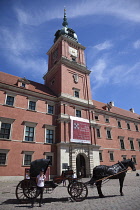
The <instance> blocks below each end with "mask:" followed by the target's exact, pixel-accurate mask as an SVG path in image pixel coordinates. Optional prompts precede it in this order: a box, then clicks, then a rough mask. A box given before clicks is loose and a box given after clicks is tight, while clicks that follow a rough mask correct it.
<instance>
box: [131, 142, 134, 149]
mask: <svg viewBox="0 0 140 210" xmlns="http://www.w3.org/2000/svg"><path fill="white" fill-rule="evenodd" d="M130 148H131V150H134V143H133V140H130Z"/></svg>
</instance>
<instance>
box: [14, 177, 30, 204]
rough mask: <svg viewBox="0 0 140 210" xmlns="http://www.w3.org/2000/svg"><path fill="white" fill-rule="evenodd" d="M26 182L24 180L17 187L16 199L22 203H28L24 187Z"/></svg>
mask: <svg viewBox="0 0 140 210" xmlns="http://www.w3.org/2000/svg"><path fill="white" fill-rule="evenodd" d="M25 181H26V180H22V181H21V182H19V184H18V185H17V187H16V198H17V199H18V201H19V202H20V203H27V202H28V199H27V197H26V196H25V194H24V185H25Z"/></svg>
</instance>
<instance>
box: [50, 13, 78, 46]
mask: <svg viewBox="0 0 140 210" xmlns="http://www.w3.org/2000/svg"><path fill="white" fill-rule="evenodd" d="M62 26H63V27H62V29H61V30H57V31H56V33H55V39H54V43H55V42H56V41H57V39H58V38H59V37H60V36H61V35H64V36H66V37H68V38H70V39H72V40H74V41H76V42H78V37H77V34H76V33H75V31H74V30H73V29H72V28H68V21H67V16H66V9H64V18H63V23H62Z"/></svg>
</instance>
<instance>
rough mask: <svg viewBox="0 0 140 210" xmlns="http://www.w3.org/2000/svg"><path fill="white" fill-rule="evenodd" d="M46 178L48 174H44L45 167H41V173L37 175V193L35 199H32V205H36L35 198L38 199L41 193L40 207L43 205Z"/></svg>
mask: <svg viewBox="0 0 140 210" xmlns="http://www.w3.org/2000/svg"><path fill="white" fill-rule="evenodd" d="M45 179H46V176H45V175H44V169H41V170H40V174H39V175H38V176H37V177H36V183H37V195H36V197H35V199H33V200H32V205H31V207H34V203H35V200H36V198H37V196H38V195H40V199H39V207H41V206H42V200H43V191H44V182H45Z"/></svg>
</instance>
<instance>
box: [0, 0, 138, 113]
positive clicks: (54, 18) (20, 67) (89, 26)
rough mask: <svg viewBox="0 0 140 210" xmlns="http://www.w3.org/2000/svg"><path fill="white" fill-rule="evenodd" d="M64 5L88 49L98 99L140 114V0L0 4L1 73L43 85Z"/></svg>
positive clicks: (41, 0)
mask: <svg viewBox="0 0 140 210" xmlns="http://www.w3.org/2000/svg"><path fill="white" fill-rule="evenodd" d="M64 6H65V7H66V9H67V18H68V22H69V27H70V28H73V29H74V30H75V31H76V33H77V35H78V39H79V42H80V43H81V44H82V45H84V46H85V47H86V51H85V54H86V61H87V67H88V69H89V70H91V75H90V78H91V88H92V98H93V99H95V100H97V101H101V102H104V103H108V102H109V101H114V102H115V106H117V107H120V108H123V109H126V110H129V109H130V108H134V110H135V112H136V113H138V114H140V107H139V104H140V0H59V1H58V0H51V1H50V0H0V71H4V72H6V73H9V74H13V75H16V76H20V77H24V76H25V77H26V78H27V79H30V80H33V81H36V82H39V83H43V79H42V76H43V75H44V74H45V72H46V71H47V59H48V58H47V55H46V52H47V51H48V49H49V48H50V47H51V46H52V44H53V39H54V34H55V32H56V31H57V30H58V29H61V28H62V19H63V9H64Z"/></svg>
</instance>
